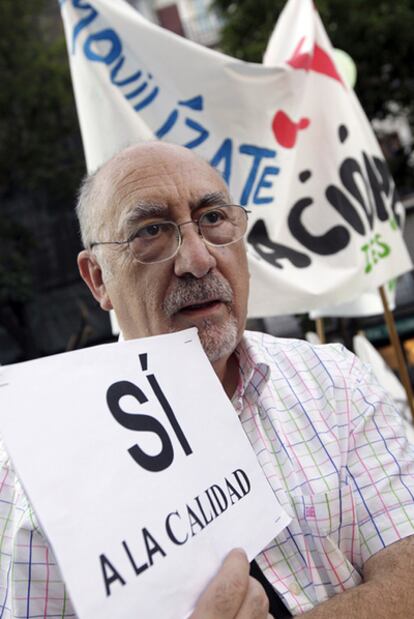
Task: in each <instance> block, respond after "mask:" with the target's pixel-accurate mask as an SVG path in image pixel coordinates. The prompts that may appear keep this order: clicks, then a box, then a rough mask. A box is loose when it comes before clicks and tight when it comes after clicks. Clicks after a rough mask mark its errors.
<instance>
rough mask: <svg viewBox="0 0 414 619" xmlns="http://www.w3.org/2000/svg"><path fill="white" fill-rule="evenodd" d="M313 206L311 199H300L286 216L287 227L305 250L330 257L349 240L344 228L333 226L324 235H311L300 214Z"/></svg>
mask: <svg viewBox="0 0 414 619" xmlns="http://www.w3.org/2000/svg"><path fill="white" fill-rule="evenodd" d="M312 204H313V200H312V198H302V199H301V200H298V201H297V202H296V203H295V204H294V205H293V206H292V209H291V211H290V213H289V216H288V226H289V230H290V232H291V234H292V236H293V237H294V238H295V239H296V240H298V241H299V242H300V243H302V245H303V246H304V247H306V249H309V250H310V251H313V252H314V253H315V254H319V255H320V256H330V255H331V254H336V253H337V252H338V251H340V250H341V249H344V248H345V247H346V246H347V245H348V243H349V240H350V238H351V237H350V234H349V232H348V230H347V229H346V228H345V226H333V227H332V228H330V230H328V231H327V232H325V233H324V234H320V235H316V234H315V235H314V234H311V233H310V232H309V231H308V230H307V229H306V228H305V226H304V225H303V223H302V214H303V212H304V211H305V209H307V208H309V207H310V206H311V205H312Z"/></svg>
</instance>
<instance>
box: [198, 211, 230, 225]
mask: <svg viewBox="0 0 414 619" xmlns="http://www.w3.org/2000/svg"><path fill="white" fill-rule="evenodd" d="M225 219H226V216H225V214H224V213H223V211H221V210H217V211H207V213H204V215H203V217H202V222H203V224H205V225H212V224H219V223H221V222H223V221H225Z"/></svg>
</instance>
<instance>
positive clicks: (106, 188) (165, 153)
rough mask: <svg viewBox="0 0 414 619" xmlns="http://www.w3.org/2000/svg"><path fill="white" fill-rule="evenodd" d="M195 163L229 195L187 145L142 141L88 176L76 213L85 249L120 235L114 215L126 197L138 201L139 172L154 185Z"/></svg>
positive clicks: (82, 187) (191, 166) (188, 168)
mask: <svg viewBox="0 0 414 619" xmlns="http://www.w3.org/2000/svg"><path fill="white" fill-rule="evenodd" d="M195 164H197V166H200V165H201V166H206V167H207V168H209V170H210V172H213V173H214V175H215V176H216V180H217V183H218V184H219V185H220V186H221V190H222V191H223V193H227V187H226V185H225V183H224V181H223V179H222V177H221V175H220V174H219V173H218V172H217V171H216V170H215V169H214V168H212V166H210V164H209V163H207V162H206V161H205V160H203V159H202V158H201V157H200V156H199V155H197V154H196V153H194V152H193V151H190V150H189V149H187V148H184V147H183V146H178V145H176V144H169V143H166V142H159V141H154V142H141V143H139V144H135V145H133V146H129V147H128V148H125V149H123V150H122V151H120V152H119V153H117V154H116V155H114V157H112V158H111V159H110V160H109V161H107V162H106V163H104V164H103V165H102V166H101V167H100V168H98V169H97V170H96V171H95V172H94V173H92V174H90V175H88V176H86V177H85V179H84V181H83V183H82V185H81V188H80V191H79V197H78V203H77V207H76V212H77V216H78V220H79V225H80V231H81V237H82V242H83V245H84V247H90V245H91V243H93V242H96V241H98V240H99V241H107V240H109V238H110V237H113V235H114V234H117V233H118V232H119V225H118V224H119V222H118V221H116V220H115V219H114V213H115V212H116V211H118V210H119V209H118V207H119V205H120V204H121V203H122V201H123V200H125V198H126V199H127V201H128V202H131V201H132V200H133V199H134V190H133V189H132V183H136V179H135V176H136V173H137V172H138V173H140V175H141V176H142V178H143V179H152V181H151V182H153V180H154V176H156V175H162V174H163V171H164V172H165V174H166V175H168V171H169V170H172V168H175V169H176V170H177V171H179V170H180V169H181V170H186V169H187V170H191V169H192V168H193V167H194V165H195ZM165 180H166V179H165V178H164V181H165ZM143 182H144V183H145V181H144V180H143ZM131 189H132V190H131ZM134 189H136V190H137V191H139V190H140V189H141V184H140V183H139V182H138V183H136V187H135V188H134ZM113 238H115V237H113Z"/></svg>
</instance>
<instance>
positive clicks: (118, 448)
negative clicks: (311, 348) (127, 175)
mask: <svg viewBox="0 0 414 619" xmlns="http://www.w3.org/2000/svg"><path fill="white" fill-rule="evenodd" d="M2 385H3V386H2V387H1V388H0V410H1V415H0V431H1V434H2V436H3V438H4V441H5V444H6V447H7V449H8V451H9V453H10V455H11V458H12V460H13V463H14V465H15V467H16V470H17V472H18V474H19V475H20V477H21V479H22V482H23V485H24V487H25V489H26V492H27V493H28V496H29V498H30V500H31V501H32V503H33V505H34V509H35V511H36V513H37V515H38V518H39V520H40V522H41V524H42V527H43V528H44V531H45V533H46V535H47V536H48V538H49V539H50V541H51V543H52V546H53V548H54V551H55V554H56V557H57V560H58V562H59V565H60V568H61V570H62V572H63V575H64V578H65V581H66V583H67V585H68V589H69V592H70V595H71V598H72V601H73V603H74V606H75V609H76V611H77V613H78V615H79V617H80V618H81V619H98V618H99V619H114V617H116V618H117V619H123V618H125V619H132V618H135V617H140V618H141V619H145V618H148V619H153V618H154V617H163V618H164V619H183V617H185V616H186V615H188V614H189V613H190V611H191V609H192V607H193V605H194V603H195V600H196V599H197V597H198V595H199V594H200V593H201V591H202V590H203V589H204V588H205V586H206V585H207V583H208V581H209V580H210V578H211V577H212V576H213V575H214V573H215V572H216V571H217V569H218V567H219V565H220V563H221V561H222V560H223V558H224V556H225V555H226V554H227V553H228V552H229V550H230V549H231V548H234V547H243V548H245V550H246V552H247V553H248V555H249V558H250V559H252V558H253V557H254V556H255V555H256V554H258V552H260V551H261V550H262V549H263V548H264V547H265V545H266V544H267V543H268V542H269V541H270V540H271V539H272V538H273V537H275V536H276V535H277V534H278V533H279V532H280V531H281V530H282V529H283V528H284V527H286V526H287V525H288V524H289V521H290V518H289V517H288V515H287V514H286V513H285V512H284V511H283V509H282V508H281V507H280V505H279V503H278V502H277V499H276V497H275V496H274V494H273V491H272V490H271V488H270V486H269V484H268V482H267V480H266V478H265V476H264V474H263V472H262V470H261V469H260V467H259V465H258V463H257V460H256V457H255V455H254V452H253V450H252V448H251V446H250V444H249V442H248V439H247V438H246V436H245V434H244V432H243V430H242V428H241V425H240V422H239V420H238V417H237V415H236V413H235V410H234V408H233V407H232V405H231V403H230V401H229V400H228V398H227V397H226V396H225V393H224V391H223V389H222V386H221V384H220V382H219V381H218V379H217V377H216V375H215V373H214V371H213V369H212V367H211V365H210V363H209V361H208V359H207V357H206V356H205V354H204V351H203V350H202V347H201V344H200V341H199V339H198V336H197V332H196V329H190V330H187V331H181V332H179V333H174V334H170V335H164V336H157V337H151V338H145V339H140V340H133V341H129V342H123V343H118V344H110V345H104V346H97V347H95V348H90V349H86V350H80V351H76V352H71V353H65V354H62V355H56V356H54V357H48V358H45V359H40V360H37V361H30V362H26V363H22V364H18V365H15V366H7V367H5V368H4V369H3V374H2Z"/></svg>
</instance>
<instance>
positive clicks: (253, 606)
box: [236, 576, 270, 619]
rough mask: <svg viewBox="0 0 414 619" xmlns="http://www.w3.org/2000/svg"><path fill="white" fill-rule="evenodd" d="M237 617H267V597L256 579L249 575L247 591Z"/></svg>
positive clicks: (249, 618)
mask: <svg viewBox="0 0 414 619" xmlns="http://www.w3.org/2000/svg"><path fill="white" fill-rule="evenodd" d="M236 617H237V619H268V618H269V617H270V615H269V599H268V597H267V595H266V592H265V590H264V589H263V587H262V585H261V584H260V582H259V581H258V580H256V579H255V578H252V577H251V576H250V577H249V584H248V587H247V593H246V596H245V598H244V600H243V603H242V605H241V607H240V608H239V611H238V613H237V615H236Z"/></svg>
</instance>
